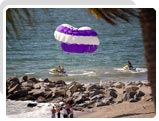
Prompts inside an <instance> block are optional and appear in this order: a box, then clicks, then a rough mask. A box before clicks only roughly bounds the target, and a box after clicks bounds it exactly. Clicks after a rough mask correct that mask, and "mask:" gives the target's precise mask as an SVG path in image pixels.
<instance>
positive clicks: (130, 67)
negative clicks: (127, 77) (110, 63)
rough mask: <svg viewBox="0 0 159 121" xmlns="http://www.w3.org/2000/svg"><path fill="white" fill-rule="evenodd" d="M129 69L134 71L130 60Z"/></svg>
mask: <svg viewBox="0 0 159 121" xmlns="http://www.w3.org/2000/svg"><path fill="white" fill-rule="evenodd" d="M128 67H129V70H131V69H133V66H132V64H131V62H130V61H129V60H128Z"/></svg>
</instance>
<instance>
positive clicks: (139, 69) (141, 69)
mask: <svg viewBox="0 0 159 121" xmlns="http://www.w3.org/2000/svg"><path fill="white" fill-rule="evenodd" d="M114 70H116V71H119V72H125V73H144V72H147V69H146V68H136V69H135V70H128V69H124V68H114Z"/></svg>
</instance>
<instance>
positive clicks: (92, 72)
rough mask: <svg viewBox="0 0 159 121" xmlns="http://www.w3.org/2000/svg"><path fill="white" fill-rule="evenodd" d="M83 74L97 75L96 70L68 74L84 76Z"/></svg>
mask: <svg viewBox="0 0 159 121" xmlns="http://www.w3.org/2000/svg"><path fill="white" fill-rule="evenodd" d="M82 75H88V76H95V75H96V73H95V72H94V71H83V72H78V73H72V74H71V73H69V74H68V76H82Z"/></svg>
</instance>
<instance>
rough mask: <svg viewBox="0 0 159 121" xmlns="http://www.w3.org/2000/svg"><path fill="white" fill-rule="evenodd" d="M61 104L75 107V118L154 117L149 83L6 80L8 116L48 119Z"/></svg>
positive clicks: (24, 78)
mask: <svg viewBox="0 0 159 121" xmlns="http://www.w3.org/2000/svg"><path fill="white" fill-rule="evenodd" d="M32 101H33V103H32ZM61 104H62V105H67V104H69V105H72V106H73V109H74V117H75V118H146V117H147V118H152V117H154V116H155V107H154V105H153V99H152V94H151V89H150V85H149V83H148V82H147V81H136V82H129V83H128V82H122V81H119V82H114V81H110V82H107V83H104V82H100V83H97V84H84V83H79V82H71V83H69V84H66V83H65V82H64V81H62V80H59V81H57V82H52V81H50V80H48V79H45V80H38V79H36V78H28V77H26V76H24V77H23V78H22V79H18V78H16V77H14V78H10V79H8V80H7V116H8V117H16V118H22V117H23V118H25V117H27V118H49V117H50V115H51V112H50V110H51V108H52V105H55V107H56V106H62V105H61ZM15 106H16V108H15ZM13 109H14V110H13ZM32 114H35V115H32Z"/></svg>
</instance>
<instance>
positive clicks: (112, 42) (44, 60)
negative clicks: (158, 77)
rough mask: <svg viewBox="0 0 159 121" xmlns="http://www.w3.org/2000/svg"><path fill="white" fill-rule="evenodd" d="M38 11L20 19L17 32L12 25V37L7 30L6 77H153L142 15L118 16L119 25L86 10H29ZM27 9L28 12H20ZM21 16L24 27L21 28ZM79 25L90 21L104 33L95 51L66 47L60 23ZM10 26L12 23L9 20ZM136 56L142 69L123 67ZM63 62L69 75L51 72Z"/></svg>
mask: <svg viewBox="0 0 159 121" xmlns="http://www.w3.org/2000/svg"><path fill="white" fill-rule="evenodd" d="M28 10H29V13H30V15H31V16H32V19H31V22H29V20H30V19H29V20H28V21H27V19H25V20H23V19H21V20H17V19H15V26H16V27H17V28H19V29H18V30H17V31H18V35H17V36H16V34H15V32H13V29H12V28H11V27H10V32H11V33H12V36H9V35H7V42H6V43H7V45H6V47H7V48H6V76H7V78H8V77H10V76H17V77H21V76H24V75H28V76H30V77H36V78H40V79H45V78H49V79H50V80H52V81H55V80H59V79H62V80H64V81H66V82H70V81H79V82H84V83H85V82H90V83H96V82H99V81H101V80H102V81H108V80H115V81H116V80H117V81H138V80H147V73H146V71H147V69H146V65H145V59H144V47H143V41H142V33H141V27H140V23H139V20H138V18H135V17H130V22H129V23H126V22H124V21H121V20H117V25H115V26H113V25H110V24H109V23H107V22H106V21H104V20H102V19H95V18H94V17H93V16H92V15H90V14H89V13H88V12H87V10H86V9H81V8H78V9H77V8H73V9H70V8H58V9H56V8H52V9H40V8H36V9H31V8H30V9H28ZM20 14H21V15H23V16H24V17H26V16H25V15H24V14H23V11H20ZM20 21H21V22H22V24H23V28H21V27H20ZM63 23H67V24H70V25H72V26H74V27H77V28H79V27H81V26H89V27H91V28H92V29H94V30H95V31H96V32H97V33H98V37H99V40H100V45H99V46H98V49H97V50H96V51H95V52H94V53H83V54H76V53H68V52H64V51H63V50H62V49H61V47H60V43H59V42H58V41H57V40H55V38H54V31H55V29H56V27H57V26H58V25H60V24H63ZM7 25H8V26H10V25H9V24H7ZM128 60H130V61H131V62H132V64H133V66H134V67H135V68H139V69H140V70H141V71H138V72H135V73H134V72H131V71H122V67H123V66H124V65H126V64H127V61H128ZM59 65H63V66H64V67H65V70H66V72H67V76H55V75H51V74H49V70H50V69H51V68H54V67H58V66H59Z"/></svg>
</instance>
